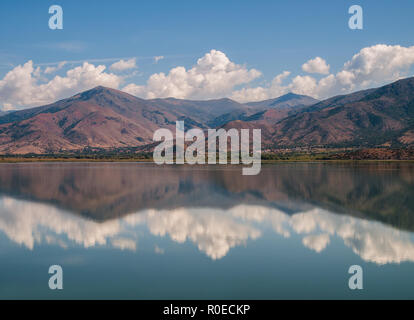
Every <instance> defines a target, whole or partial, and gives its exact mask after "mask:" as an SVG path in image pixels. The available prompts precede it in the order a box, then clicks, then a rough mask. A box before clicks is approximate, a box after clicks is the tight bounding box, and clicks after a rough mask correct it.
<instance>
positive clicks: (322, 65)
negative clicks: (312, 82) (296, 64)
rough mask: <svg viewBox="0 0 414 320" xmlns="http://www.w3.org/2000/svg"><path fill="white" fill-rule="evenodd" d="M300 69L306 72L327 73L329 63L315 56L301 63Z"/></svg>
mask: <svg viewBox="0 0 414 320" xmlns="http://www.w3.org/2000/svg"><path fill="white" fill-rule="evenodd" d="M302 70H303V71H305V72H308V73H320V74H329V64H327V63H326V61H325V60H324V59H322V58H321V57H316V58H315V59H311V60H309V61H307V62H305V63H304V64H303V65H302Z"/></svg>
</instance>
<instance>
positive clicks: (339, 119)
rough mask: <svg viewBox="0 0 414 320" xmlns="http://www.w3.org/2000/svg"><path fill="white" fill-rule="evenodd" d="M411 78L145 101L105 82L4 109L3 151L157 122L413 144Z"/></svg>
mask: <svg viewBox="0 0 414 320" xmlns="http://www.w3.org/2000/svg"><path fill="white" fill-rule="evenodd" d="M413 116H414V78H408V79H403V80H399V81H397V82H394V83H392V84H390V85H386V86H383V87H381V88H378V89H369V90H365V91H360V92H356V93H352V94H349V95H344V96H337V97H333V98H330V99H327V100H324V101H321V102H318V101H317V100H315V99H313V98H311V97H307V96H301V95H296V94H293V93H289V94H287V95H284V96H282V97H279V98H276V99H271V100H266V101H261V102H252V103H244V104H241V103H238V102H236V101H233V100H231V99H227V98H225V99H217V100H208V101H191V100H182V99H174V98H167V99H152V100H144V99H140V98H137V97H134V96H132V95H130V94H127V93H124V92H121V91H118V90H115V89H109V88H105V87H96V88H94V89H91V90H88V91H85V92H82V93H79V94H77V95H75V96H73V97H70V98H68V99H64V100H61V101H58V102H55V103H52V104H50V105H46V106H41V107H36V108H31V109H26V110H22V111H15V112H11V113H7V114H0V153H2V154H25V153H53V152H62V151H74V150H83V149H84V148H85V147H94V148H103V149H109V148H125V147H139V146H144V145H148V144H151V143H153V140H152V138H153V134H154V131H155V130H156V129H158V128H169V129H171V130H175V121H176V120H184V122H185V125H186V129H189V128H194V127H198V128H202V129H207V128H217V127H224V128H231V127H235V128H261V129H262V141H263V145H264V146H265V147H270V148H273V147H275V148H278V147H294V146H379V145H386V146H396V145H398V146H407V145H413V144H414V118H413Z"/></svg>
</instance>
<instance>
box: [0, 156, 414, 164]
mask: <svg viewBox="0 0 414 320" xmlns="http://www.w3.org/2000/svg"><path fill="white" fill-rule="evenodd" d="M42 162H73V163H76V162H95V163H111V162H131V163H132V162H137V163H154V161H152V160H150V159H140V158H128V159H115V158H114V159H109V158H107V159H91V158H6V157H4V158H1V157H0V164H1V163H42ZM288 162H293V163H312V162H313V163H315V162H316V163H364V162H365V163H377V162H386V163H389V162H398V163H414V160H409V159H408V160H407V159H274V160H261V163H262V164H275V163H288ZM185 164H187V163H185ZM174 165H181V164H175V163H174ZM187 165H189V164H187ZM191 165H193V164H191ZM196 165H198V166H206V165H210V164H208V163H205V164H196ZM214 165H220V164H219V163H217V164H214ZM224 165H234V166H237V165H243V164H242V163H240V164H231V163H227V164H224Z"/></svg>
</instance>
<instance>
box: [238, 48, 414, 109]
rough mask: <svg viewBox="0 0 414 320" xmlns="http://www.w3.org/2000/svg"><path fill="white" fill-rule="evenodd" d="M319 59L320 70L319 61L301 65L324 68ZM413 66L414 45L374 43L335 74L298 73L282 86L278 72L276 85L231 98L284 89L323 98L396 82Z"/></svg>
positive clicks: (272, 93) (247, 98)
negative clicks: (319, 75) (309, 74)
mask: <svg viewBox="0 0 414 320" xmlns="http://www.w3.org/2000/svg"><path fill="white" fill-rule="evenodd" d="M316 59H317V58H315V59H313V60H310V61H315V60H316ZM321 60H322V61H323V63H322V61H319V62H320V63H319V69H318V68H316V64H318V63H315V62H313V63H310V61H308V62H307V63H305V64H304V65H303V66H302V68H303V69H304V70H305V69H306V70H305V71H307V72H311V71H313V72H315V71H317V70H319V71H327V70H324V68H320V66H322V65H323V64H326V62H325V61H324V60H323V59H321ZM326 65H327V64H326ZM413 65H414V46H411V47H403V46H399V45H394V46H392V45H384V44H377V45H374V46H371V47H366V48H363V49H361V50H360V51H359V52H358V53H356V54H355V55H354V56H353V57H352V58H351V59H350V60H349V61H347V62H345V64H344V66H343V68H342V69H341V70H339V71H338V72H337V73H336V74H334V73H331V74H328V75H326V76H325V77H323V78H321V79H319V80H317V79H316V78H314V77H312V76H308V75H306V76H303V75H297V76H296V77H294V78H293V79H292V80H291V81H290V82H289V83H287V84H284V85H283V84H282V83H281V81H278V80H280V75H278V76H277V77H275V79H274V81H275V82H276V85H274V84H273V82H272V84H271V85H270V86H265V87H256V88H249V89H241V90H238V91H234V92H233V93H232V97H233V98H234V99H236V100H237V101H241V102H244V101H253V100H256V101H258V100H264V99H270V98H275V97H277V96H278V95H280V94H284V93H287V92H294V93H298V94H306V95H310V96H312V97H315V98H319V99H324V98H328V97H331V96H334V95H337V94H346V93H350V92H352V91H357V90H363V89H366V88H368V87H374V86H380V85H383V84H385V83H389V82H392V81H396V80H398V79H400V78H403V77H406V76H409V75H410V74H409V71H410V68H412V66H413ZM325 69H326V68H325ZM328 69H329V66H328ZM319 73H322V72H319ZM324 73H325V72H324ZM278 77H279V78H278Z"/></svg>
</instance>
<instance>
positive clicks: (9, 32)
mask: <svg viewBox="0 0 414 320" xmlns="http://www.w3.org/2000/svg"><path fill="white" fill-rule="evenodd" d="M52 4H58V5H60V6H62V8H63V21H64V22H63V27H64V28H63V30H50V29H49V27H48V20H49V17H50V14H49V13H48V8H49V6H50V5H52ZM353 4H359V5H361V6H362V8H363V10H364V15H363V17H364V29H363V30H350V29H349V27H348V19H349V17H350V14H348V8H349V7H350V6H351V5H353ZM0 8H1V10H0V24H1V28H0V39H1V43H2V46H1V47H0V81H1V79H3V78H4V77H5V75H6V74H7V73H8V72H10V71H11V70H13V68H15V67H16V66H19V65H24V64H25V63H26V62H28V61H30V60H31V61H33V68H36V67H38V66H40V67H41V68H43V69H44V68H46V67H47V66H53V65H54V64H53V63H58V62H61V61H69V62H70V61H78V62H76V63H66V64H65V66H64V67H62V69H61V70H58V71H57V72H56V74H49V75H47V77H46V75H45V77H44V78H42V77H39V78H38V79H37V80H36V81H38V82H39V83H42V81H43V83H45V82H47V81H48V80H50V79H51V77H54V76H55V75H61V76H64V75H65V73H66V72H67V71H68V70H70V69H71V68H74V67H76V66H79V65H81V64H82V61H88V62H89V63H91V64H94V65H95V66H98V65H105V66H106V67H107V69H106V70H105V72H110V71H109V67H110V65H111V64H112V63H114V62H116V61H117V60H119V59H120V58H135V59H136V66H137V68H135V70H133V71H132V70H129V71H124V72H121V73H120V74H118V75H119V76H122V77H123V80H122V83H120V84H119V86H118V88H120V89H122V88H124V87H125V86H126V85H128V84H129V83H134V84H135V85H137V86H140V85H145V84H146V82H147V80H148V78H149V77H150V76H151V75H153V74H156V73H160V72H164V73H166V74H168V72H169V71H170V70H171V69H173V68H175V67H177V66H183V67H185V68H186V70H188V69H190V68H192V67H193V66H194V65H195V64H196V63H197V59H199V58H201V57H203V56H204V55H205V54H206V53H209V52H210V51H211V50H212V49H214V50H217V51H219V52H221V53H224V54H225V56H226V57H227V58H228V59H229V60H230V61H231V62H233V63H235V64H237V65H240V66H243V67H244V68H246V70H252V69H254V70H257V71H259V72H260V76H253V75H252V76H251V77H248V79H246V80H245V81H244V82H242V83H238V82H236V83H235V86H233V87H232V88H231V90H240V89H241V88H244V87H248V88H253V87H257V86H261V87H263V88H266V87H268V86H269V85H270V84H271V81H272V79H274V78H275V77H276V76H277V75H279V74H281V73H282V72H283V71H289V72H290V75H289V76H287V77H286V78H285V80H284V81H287V83H289V81H290V80H291V79H292V78H293V77H295V76H296V75H304V74H305V73H304V72H303V68H302V65H303V64H304V63H305V62H306V61H308V60H309V59H313V58H315V57H321V58H323V59H324V60H325V61H326V63H327V64H329V66H330V73H332V74H335V73H337V72H340V71H341V70H342V68H343V65H344V63H345V62H347V61H349V60H350V59H351V58H352V57H353V55H355V54H357V53H358V52H359V51H360V50H361V49H363V48H367V47H372V46H375V45H378V44H386V45H389V46H397V45H398V46H401V47H404V48H410V47H411V46H413V36H412V35H413V34H414V23H413V22H412V16H413V13H414V2H413V1H410V0H400V1H398V3H395V2H394V3H393V2H391V1H385V0H384V1H381V0H377V1H365V0H364V1H359V2H355V1H342V0H335V1H275V0H273V1H260V0H256V1H242V0H238V1H229V0H227V1H226V0H225V1H223V0H222V1H195V0H192V1H187V0H182V1H178V0H169V1H126V0H124V1H122V0H119V1H108V0H105V1H102V0H101V1H90V0H89V1H76V0H70V1H68V0H60V1H56V2H52V1H44V0H38V1H27V0H26V1H21V0H17V1H16V0H15V1H10V0H3V1H1V4H0ZM410 53H411V51H410ZM402 55H403V56H405V55H406V53H402ZM155 56H163V57H164V58H163V59H162V60H159V61H158V62H157V63H155V61H154V57H155ZM381 61H382V60H381ZM404 68H405V69H408V71H407V70H404V72H403V75H411V72H412V66H411V64H409V65H408V66H404ZM400 71H401V70H400ZM407 72H408V73H407ZM324 76H326V75H324ZM324 76H321V75H320V74H319V75H313V77H314V78H315V79H316V81H319V80H320V79H321V77H324ZM252 78H253V79H252ZM384 78H386V79H384V80H385V81H387V80H389V79H388V78H387V77H384ZM289 79H290V80H289ZM375 80H376V81H374V82H372V84H374V83H377V82H378V79H375ZM361 81H362V80H361ZM361 83H362V82H361ZM361 83H359V84H358V85H357V86H353V87H352V88H349V90H356V89H359V87H361V88H362V87H363V86H366V85H369V84H367V83H363V85H362V86H361ZM3 85H4V83H3ZM292 88H296V87H289V88H288V89H292ZM73 89H75V88H73ZM76 89H79V87H77V86H76ZM288 89H286V90H288ZM9 90H10V88H9ZM335 90H336V91H338V90H339V89H338V88H336V89H335ZM335 90H331V91H326V92H324V93H320V92H319V93H317V92H314V91H312V90H308V91H309V93H315V94H314V95H321V96H322V95H329V94H331V93H336V92H335ZM69 91H70V90H69ZM69 91H65V90H64V92H62V94H63V93H68V92H69ZM131 91H132V93H134V92H138V93H141V95H144V96H145V95H146V93H143V92H145V90H144V89H142V90H141V89H139V90H138V91H137V90H135V91H134V90H131ZM153 91H154V90H152V91H151V92H152V94H154V95H157V92H155V91H154V92H153ZM282 91H283V90H282ZM282 91H280V92H281V93H282ZM299 91H300V90H299ZM308 91H306V90H304V92H300V93H308ZM174 92H175V91H168V93H174ZM200 92H201V91H200V90H198V91H197V92H195V93H194V92H193V93H190V94H183V93H180V94H178V95H179V96H178V97H185V98H214V97H215V94H214V92H211V90H210V91H209V94H203V93H200ZM232 92H233V91H229V92H223V91H220V92H217V97H220V95H224V94H226V95H229V96H232ZM278 92H279V91H277V90H273V93H274V94H276V93H278ZM2 94H3V95H9V93H8V92H5V89H4V88H3V90H2V89H1V87H0V100H3V101H0V105H1V104H2V103H3V106H4V104H6V105H8V106H10V105H12V106H13V107H19V105H21V106H23V105H25V104H27V103H25V102H23V101H20V100H19V99H14V100H13V99H11V98H7V99H5V98H3V99H1V95H2ZM165 94H167V93H165ZM161 95H162V94H161ZM180 95H181V96H180ZM268 95H271V93H268ZM261 96H263V97H265V96H266V95H259V96H258V98H259V97H261ZM145 97H150V96H149V95H147V96H145ZM239 97H240V95H239ZM252 97H254V95H253V96H252ZM51 98H52V96H51ZM59 98H60V96H59ZM6 100H7V101H6ZM39 101H40V100H39ZM26 102H27V101H26ZM29 104H30V101H29ZM33 104H36V101H33Z"/></svg>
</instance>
